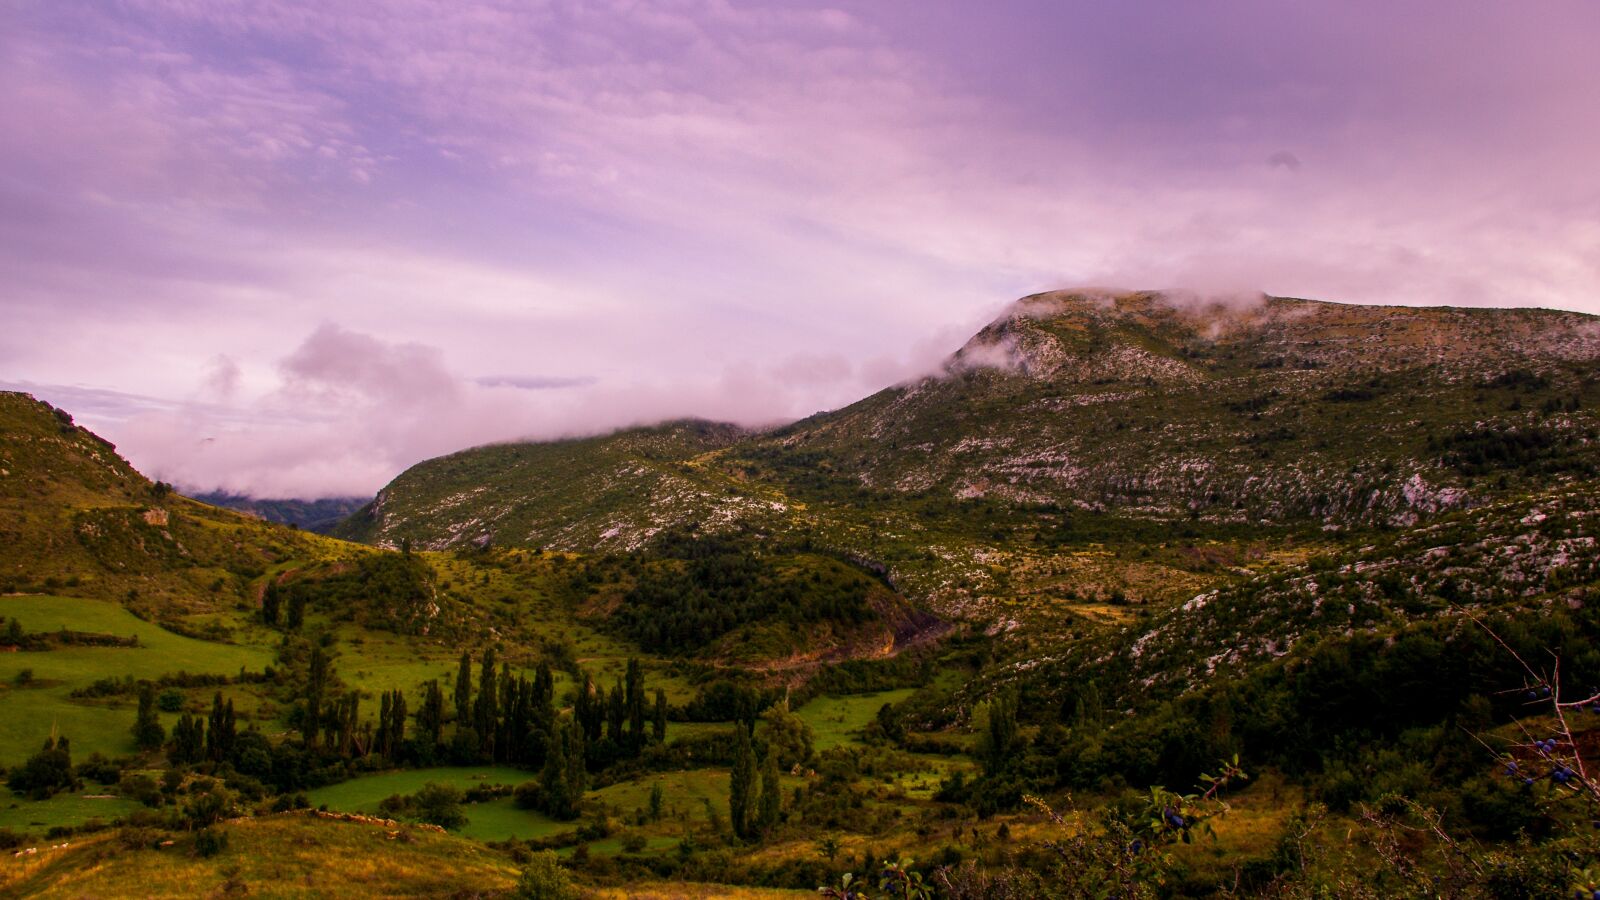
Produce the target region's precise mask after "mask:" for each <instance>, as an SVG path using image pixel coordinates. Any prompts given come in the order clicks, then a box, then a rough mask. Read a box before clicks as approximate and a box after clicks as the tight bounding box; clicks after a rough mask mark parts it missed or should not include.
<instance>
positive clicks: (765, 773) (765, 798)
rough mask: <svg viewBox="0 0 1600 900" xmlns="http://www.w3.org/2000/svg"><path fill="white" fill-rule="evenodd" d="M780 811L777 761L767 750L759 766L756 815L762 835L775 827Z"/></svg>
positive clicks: (781, 801) (781, 798)
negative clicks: (758, 792)
mask: <svg viewBox="0 0 1600 900" xmlns="http://www.w3.org/2000/svg"><path fill="white" fill-rule="evenodd" d="M782 813H783V788H782V787H781V786H779V784H778V761H777V758H776V757H774V756H773V755H772V753H770V752H769V753H768V754H767V759H766V762H764V763H763V764H762V766H761V801H760V807H759V809H758V811H757V815H756V820H757V824H758V830H759V831H760V833H761V834H763V835H764V834H766V833H768V832H770V831H771V830H772V829H773V828H775V827H777V824H778V817H779V816H780V815H782Z"/></svg>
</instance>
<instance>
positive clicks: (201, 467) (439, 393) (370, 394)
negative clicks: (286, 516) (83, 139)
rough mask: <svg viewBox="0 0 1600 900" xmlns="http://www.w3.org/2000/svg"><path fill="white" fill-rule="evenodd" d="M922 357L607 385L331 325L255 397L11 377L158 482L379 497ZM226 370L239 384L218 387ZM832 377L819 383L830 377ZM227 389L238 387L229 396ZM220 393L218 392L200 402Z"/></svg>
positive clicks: (786, 408) (886, 378)
mask: <svg viewBox="0 0 1600 900" xmlns="http://www.w3.org/2000/svg"><path fill="white" fill-rule="evenodd" d="M924 368H925V363H924V361H923V360H920V359H918V358H916V357H915V356H912V357H909V358H895V357H882V358H877V359H874V360H873V361H872V362H871V364H869V365H864V366H857V365H855V364H853V363H851V362H849V361H848V360H845V359H844V358H842V357H837V356H834V357H809V356H794V357H788V358H783V359H778V360H775V361H773V362H771V363H770V364H768V365H762V366H758V365H752V364H747V363H742V364H737V365H733V366H730V367H728V368H726V369H724V370H722V371H720V372H717V373H715V374H713V375H712V376H710V377H705V378H697V379H682V380H673V381H662V380H659V379H644V380H640V381H635V382H621V383H604V382H601V381H598V380H597V379H594V378H591V377H561V376H504V375H501V376H477V377H469V376H463V375H461V374H459V373H457V372H455V371H453V370H452V369H450V368H449V367H448V366H447V365H446V364H445V362H444V360H443V355H442V354H441V353H440V351H439V350H438V349H437V348H434V347H430V346H427V345H423V344H418V343H415V342H389V341H385V340H382V339H379V338H377V337H374V336H372V335H368V334H363V333H360V332H355V331H351V330H348V329H345V328H342V327H340V326H337V325H334V324H332V323H324V324H322V325H320V326H318V327H317V328H316V329H315V330H313V331H312V332H311V333H310V334H309V335H307V336H306V337H305V339H304V340H303V341H302V342H301V343H300V344H299V345H298V346H296V347H295V348H294V349H293V350H291V351H290V352H289V353H288V354H287V355H285V356H284V357H283V358H282V359H281V360H280V361H279V362H278V364H277V365H276V367H275V372H276V377H275V379H274V380H273V381H272V382H271V383H270V384H269V385H268V386H267V387H266V389H264V390H261V391H259V392H258V393H256V394H254V395H253V396H248V397H246V396H240V395H239V388H238V385H239V383H240V382H241V381H242V379H241V378H240V375H239V372H238V369H237V367H236V366H232V365H231V361H229V360H227V359H226V358H225V357H219V358H218V360H216V364H215V365H214V366H213V367H212V368H211V369H210V370H208V371H207V372H206V373H205V374H204V375H203V376H202V377H201V379H200V385H199V387H200V390H198V391H196V392H195V396H196V398H197V399H193V400H187V401H185V400H165V399H161V398H157V397H150V396H144V395H139V394H131V393H125V392H118V391H107V390H99V389H93V388H84V387H75V386H70V385H50V384H35V383H31V382H14V383H3V384H4V386H6V387H8V388H11V389H16V390H24V391H28V392H30V393H33V394H35V395H36V396H38V397H40V398H41V399H45V400H48V401H50V402H52V403H55V404H57V405H60V406H62V407H63V408H66V409H68V410H70V411H72V412H74V413H75V414H77V415H78V417H79V421H80V422H81V423H82V424H84V425H86V426H87V427H90V428H93V429H97V430H100V431H102V432H104V433H107V434H109V435H112V436H114V438H115V440H116V442H117V445H118V448H119V450H120V451H121V452H122V453H123V454H124V455H125V456H126V457H127V458H128V459H129V460H130V461H131V462H132V463H133V464H134V465H135V466H136V467H137V468H139V469H140V470H141V471H143V472H145V473H146V474H147V475H149V476H150V477H152V478H159V479H163V480H166V481H170V482H173V483H175V484H179V485H181V486H183V487H184V488H186V489H189V490H195V491H209V490H224V491H229V492H233V493H239V494H247V495H250V496H256V497H300V498H312V497H322V496H351V495H361V494H371V493H374V492H376V491H377V489H378V488H380V487H382V486H383V485H384V484H385V483H387V482H388V481H389V480H390V479H391V478H393V477H394V475H396V474H397V473H398V472H399V471H401V470H402V469H404V468H406V467H408V466H410V465H411V464H412V463H415V462H417V461H419V460H422V459H425V458H428V457H432V456H438V455H441V454H444V453H449V452H452V451H455V450H459V449H463V448H465V447H468V446H475V445H480V444H486V443H496V442H504V441H513V440H524V439H551V438H560V437H570V436H576V435H588V434H599V433H605V432H608V431H612V430H615V429H617V428H623V427H628V426H632V425H640V424H648V423H653V422H656V421H659V420H661V419H664V418H675V417H686V416H701V417H710V418H717V419H725V420H732V421H736V422H739V423H742V424H746V425H753V426H760V425H771V424H775V423H777V422H781V421H785V420H789V419H793V418H797V417H799V416H802V415H806V414H809V413H812V412H815V411H817V409H816V408H815V406H814V404H815V403H816V400H817V398H818V397H819V396H823V397H826V398H827V402H828V403H829V405H835V404H837V403H843V402H846V401H848V400H854V399H856V398H857V397H859V396H861V395H862V394H865V393H867V392H868V391H870V390H875V389H877V388H879V387H884V386H887V385H888V384H889V383H892V382H893V381H899V380H903V379H904V378H906V377H910V376H912V375H914V374H921V373H922V371H923V369H924ZM219 380H221V381H223V382H226V384H228V385H231V390H230V391H227V392H224V391H219V390H217V383H218V381H219ZM819 386H821V388H823V391H822V393H821V394H820V395H819V392H818V388H819ZM224 393H226V396H223V394H224ZM206 397H214V398H216V399H215V400H207V399H199V398H206Z"/></svg>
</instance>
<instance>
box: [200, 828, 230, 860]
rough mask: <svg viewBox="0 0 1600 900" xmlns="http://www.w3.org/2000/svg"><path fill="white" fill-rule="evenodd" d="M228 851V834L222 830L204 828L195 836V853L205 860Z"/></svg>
mask: <svg viewBox="0 0 1600 900" xmlns="http://www.w3.org/2000/svg"><path fill="white" fill-rule="evenodd" d="M226 849H228V834H227V832H225V831H223V830H222V829H220V828H202V829H200V830H199V831H197V832H195V834H194V853H195V855H196V856H199V857H201V858H203V859H208V858H210V857H213V856H216V855H217V854H218V853H221V852H222V851H224V850H226Z"/></svg>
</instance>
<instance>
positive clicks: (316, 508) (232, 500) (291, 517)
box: [193, 491, 371, 534]
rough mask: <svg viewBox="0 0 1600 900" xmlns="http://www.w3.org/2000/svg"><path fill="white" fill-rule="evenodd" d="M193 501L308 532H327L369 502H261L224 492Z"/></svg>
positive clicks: (360, 499) (329, 499)
mask: <svg viewBox="0 0 1600 900" xmlns="http://www.w3.org/2000/svg"><path fill="white" fill-rule="evenodd" d="M193 499H195V500H198V501H200V502H201V503H209V504H211V505H212V506H220V507H222V508H223V509H231V510H235V511H237V512H242V513H245V514H246V515H251V516H255V517H256V518H258V519H262V520H265V521H267V522H275V523H277V524H279V525H293V526H294V527H296V528H304V529H305V530H307V531H315V532H318V533H319V534H320V533H327V532H328V531H331V530H332V529H333V527H334V526H335V525H337V524H339V523H340V522H341V521H343V520H344V519H346V518H348V517H349V516H350V514H351V513H353V512H355V511H356V510H358V509H360V508H361V507H363V506H365V505H367V504H368V503H369V502H371V500H370V498H367V497H322V498H319V499H316V500H300V499H278V500H263V499H260V498H257V497H250V496H247V495H244V494H230V493H228V492H227V491H211V492H209V493H204V494H195V495H193Z"/></svg>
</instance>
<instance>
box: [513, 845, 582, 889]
mask: <svg viewBox="0 0 1600 900" xmlns="http://www.w3.org/2000/svg"><path fill="white" fill-rule="evenodd" d="M516 896H517V897H518V900H577V898H578V892H577V890H576V889H575V888H573V886H572V879H571V878H569V877H568V876H567V872H566V870H565V869H563V868H561V861H560V860H559V859H558V858H557V857H556V855H555V853H554V852H553V851H550V850H542V851H540V852H538V853H535V854H533V858H532V859H530V860H528V864H527V865H526V866H524V867H523V869H522V878H521V879H519V880H518V881H517V893H516Z"/></svg>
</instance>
